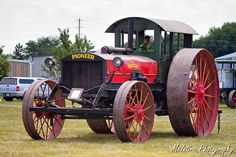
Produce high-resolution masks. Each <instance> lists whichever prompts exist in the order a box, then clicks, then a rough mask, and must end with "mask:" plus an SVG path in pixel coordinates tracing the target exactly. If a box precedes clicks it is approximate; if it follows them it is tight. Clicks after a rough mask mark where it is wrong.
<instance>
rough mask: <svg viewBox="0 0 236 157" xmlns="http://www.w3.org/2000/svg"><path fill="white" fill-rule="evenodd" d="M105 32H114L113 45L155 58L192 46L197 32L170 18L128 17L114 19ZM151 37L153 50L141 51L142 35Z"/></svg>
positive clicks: (161, 57) (170, 55) (170, 56)
mask: <svg viewBox="0 0 236 157" xmlns="http://www.w3.org/2000/svg"><path fill="white" fill-rule="evenodd" d="M106 33H114V34H115V47H123V48H131V49H133V50H134V53H135V54H140V55H143V56H147V57H151V58H153V59H155V60H157V59H163V58H172V57H173V56H174V54H176V53H177V52H178V51H179V50H180V49H182V48H191V47H192V38H193V35H197V34H198V33H197V32H196V31H195V30H194V29H193V28H192V27H190V26H189V25H187V24H185V23H182V22H179V21H170V20H160V19H148V18H141V17H129V18H124V19H120V20H118V21H116V22H115V23H113V24H112V25H110V26H109V27H108V29H107V30H106ZM146 35H148V36H150V37H151V44H152V45H153V47H154V51H153V52H142V51H140V50H139V46H140V45H141V44H142V43H143V41H144V37H145V36H146Z"/></svg>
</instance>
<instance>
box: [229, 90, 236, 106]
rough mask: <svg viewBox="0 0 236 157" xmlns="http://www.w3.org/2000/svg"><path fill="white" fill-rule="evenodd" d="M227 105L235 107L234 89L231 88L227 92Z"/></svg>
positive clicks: (235, 91) (235, 96) (235, 93)
mask: <svg viewBox="0 0 236 157" xmlns="http://www.w3.org/2000/svg"><path fill="white" fill-rule="evenodd" d="M227 106H229V107H231V108H233V109H235V108H236V90H232V91H231V92H230V93H229V98H228V105H227Z"/></svg>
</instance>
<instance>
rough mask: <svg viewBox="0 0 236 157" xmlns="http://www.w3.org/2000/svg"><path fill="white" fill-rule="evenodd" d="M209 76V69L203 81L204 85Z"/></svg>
mask: <svg viewBox="0 0 236 157" xmlns="http://www.w3.org/2000/svg"><path fill="white" fill-rule="evenodd" d="M209 74H210V69H208V72H207V75H206V78H205V80H204V82H203V84H204V85H205V84H206V82H207V80H208V77H209Z"/></svg>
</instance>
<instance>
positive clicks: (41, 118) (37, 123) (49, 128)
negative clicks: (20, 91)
mask: <svg viewBox="0 0 236 157" xmlns="http://www.w3.org/2000/svg"><path fill="white" fill-rule="evenodd" d="M55 85H56V82H54V81H52V80H40V81H37V82H35V83H33V84H32V85H31V86H30V87H29V88H28V90H27V91H26V93H25V96H24V99H23V107H22V118H23V123H24V126H25V129H26V131H27V133H28V134H29V136H31V137H32V138H33V139H46V140H48V139H54V138H56V137H57V136H58V135H59V134H60V132H61V130H62V127H63V125H64V119H62V117H61V115H52V114H50V113H47V112H30V111H29V108H30V107H44V106H45V101H46V99H47V98H48V97H49V95H50V94H51V92H52V89H53V87H54V86H55ZM61 94H62V93H61V90H57V91H56V93H55V95H54V96H53V99H52V100H50V101H51V103H52V104H53V105H54V106H55V107H65V100H64V99H63V98H62V96H61Z"/></svg>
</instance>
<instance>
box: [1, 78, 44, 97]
mask: <svg viewBox="0 0 236 157" xmlns="http://www.w3.org/2000/svg"><path fill="white" fill-rule="evenodd" d="M42 79H43V78H36V77H4V78H3V79H2V80H1V82H0V95H2V96H3V99H5V100H6V101H12V100H13V98H20V99H22V98H23V97H24V94H25V92H26V90H27V89H28V87H29V85H30V84H32V83H33V82H34V81H37V80H42Z"/></svg>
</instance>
